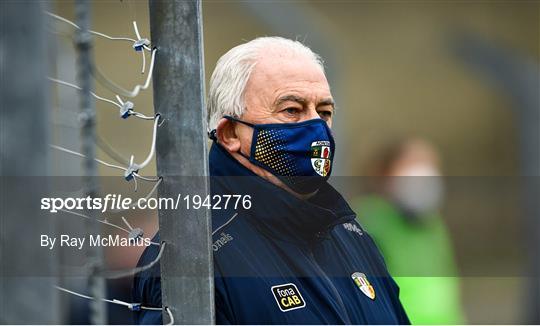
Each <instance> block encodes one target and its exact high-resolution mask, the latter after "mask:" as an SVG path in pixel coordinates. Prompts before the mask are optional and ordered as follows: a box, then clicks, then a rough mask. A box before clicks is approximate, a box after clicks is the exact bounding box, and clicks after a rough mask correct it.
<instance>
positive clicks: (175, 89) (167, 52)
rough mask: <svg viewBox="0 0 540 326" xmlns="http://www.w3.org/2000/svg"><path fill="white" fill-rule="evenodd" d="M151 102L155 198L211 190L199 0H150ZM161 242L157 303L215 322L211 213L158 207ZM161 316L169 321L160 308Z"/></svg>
mask: <svg viewBox="0 0 540 326" xmlns="http://www.w3.org/2000/svg"><path fill="white" fill-rule="evenodd" d="M150 29H151V36H152V37H151V39H152V44H153V45H155V46H157V48H158V52H157V55H156V64H155V68H154V80H153V82H154V107H155V110H156V113H158V112H159V113H160V114H161V115H162V117H163V118H164V119H165V124H164V125H163V126H162V127H161V128H159V132H158V136H157V171H158V175H160V176H162V177H163V183H162V186H161V187H160V190H159V197H173V198H176V197H177V195H178V194H192V195H193V194H198V195H200V196H202V197H203V198H204V197H205V196H206V195H208V193H209V182H208V180H207V178H206V176H208V153H207V144H206V113H205V110H204V64H203V42H202V13H201V2H200V0H198V1H181V0H174V1H172V0H154V1H150ZM159 229H160V237H161V240H162V241H165V242H167V247H166V249H165V251H164V254H163V257H162V258H161V287H162V301H163V306H165V307H169V308H170V309H171V311H172V314H173V316H174V319H175V323H178V324H212V323H214V288H213V283H214V282H213V262H212V251H211V237H210V234H211V219H210V212H209V211H208V210H206V209H202V210H187V209H186V207H185V205H180V207H179V209H178V210H160V211H159ZM163 318H164V321H167V320H168V317H167V313H164V316H163Z"/></svg>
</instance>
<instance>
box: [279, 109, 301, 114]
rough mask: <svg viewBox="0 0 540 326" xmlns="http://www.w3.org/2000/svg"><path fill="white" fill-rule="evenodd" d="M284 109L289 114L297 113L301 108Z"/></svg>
mask: <svg viewBox="0 0 540 326" xmlns="http://www.w3.org/2000/svg"><path fill="white" fill-rule="evenodd" d="M283 111H285V112H287V113H288V114H297V113H298V112H299V111H300V110H299V109H297V108H286V109H285V110H283Z"/></svg>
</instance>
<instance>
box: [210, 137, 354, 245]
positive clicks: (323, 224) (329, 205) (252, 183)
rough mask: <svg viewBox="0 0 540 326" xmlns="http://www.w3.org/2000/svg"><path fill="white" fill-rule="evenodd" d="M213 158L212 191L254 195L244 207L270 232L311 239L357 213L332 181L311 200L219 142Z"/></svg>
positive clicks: (293, 238)
mask: <svg viewBox="0 0 540 326" xmlns="http://www.w3.org/2000/svg"><path fill="white" fill-rule="evenodd" d="M209 161H210V175H211V176H212V194H239V195H250V196H251V204H252V205H251V208H250V209H247V210H244V211H245V213H246V215H247V216H249V220H250V222H251V223H253V224H254V225H255V226H256V227H257V228H258V229H259V230H260V231H262V232H264V233H267V234H269V235H270V236H273V237H277V238H280V239H282V240H285V241H292V242H301V243H306V242H307V243H311V242H312V241H315V240H317V239H321V238H324V237H325V236H326V235H327V233H328V232H329V231H331V229H332V228H333V227H334V226H335V225H337V224H341V223H345V222H348V221H351V220H353V219H354V217H355V215H354V212H353V211H352V210H351V208H350V207H349V205H348V204H347V203H346V201H345V199H344V198H343V197H342V196H341V195H340V194H339V193H338V192H337V191H336V190H335V189H334V188H333V187H332V186H331V185H330V184H328V183H325V184H324V185H323V187H321V189H319V191H318V192H317V194H315V195H314V196H313V197H311V198H310V199H309V200H302V199H299V198H297V197H295V196H294V195H292V194H290V193H289V192H287V191H285V190H284V189H282V188H280V187H278V186H276V185H274V184H272V183H270V182H268V181H266V180H265V179H263V178H261V177H259V176H257V175H256V174H254V173H253V172H251V171H250V170H249V169H247V168H246V167H244V166H243V165H242V164H240V163H239V162H238V161H236V159H234V158H233V157H232V156H231V155H230V154H229V153H228V152H227V151H226V150H225V149H224V148H223V147H221V146H220V145H219V144H217V143H214V144H213V145H212V148H211V150H210V160H209Z"/></svg>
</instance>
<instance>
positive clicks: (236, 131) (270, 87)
mask: <svg viewBox="0 0 540 326" xmlns="http://www.w3.org/2000/svg"><path fill="white" fill-rule="evenodd" d="M244 101H245V105H246V110H245V113H244V114H243V115H242V116H241V117H239V118H240V119H241V120H243V121H246V122H250V123H252V124H266V123H296V122H302V121H306V120H311V119H318V118H322V119H324V120H325V121H326V122H327V123H328V126H329V127H331V126H332V116H333V114H334V101H333V99H332V94H331V93H330V87H329V86H328V81H327V80H326V77H325V76H324V73H323V71H322V69H321V68H320V67H319V66H318V65H317V64H316V63H314V62H313V60H311V59H310V58H306V57H305V56H300V55H293V54H291V53H290V51H281V52H280V51H278V50H275V49H272V50H269V51H265V52H264V55H263V57H262V58H260V59H259V61H258V62H257V65H256V66H255V67H254V69H253V71H252V73H251V76H250V78H249V81H248V83H247V85H246V88H245V91H244ZM252 136H253V128H251V127H248V126H246V125H244V124H241V123H234V122H231V121H228V120H227V119H221V121H220V123H219V125H218V138H219V142H220V143H221V144H222V146H223V147H224V148H226V149H227V151H228V152H229V153H230V154H231V155H232V156H233V157H234V158H235V159H236V160H237V161H238V162H240V163H241V164H242V165H244V166H245V167H246V168H248V169H250V170H251V171H253V172H254V173H255V174H257V175H259V176H260V177H262V178H265V179H267V180H268V181H270V182H272V183H274V184H276V185H278V186H280V187H282V188H284V189H286V190H288V191H291V190H290V189H288V188H287V187H286V186H285V185H284V184H283V183H282V182H281V181H280V180H279V179H278V178H277V177H276V176H274V175H272V174H271V173H270V172H269V171H267V170H265V169H263V168H261V167H258V166H256V165H255V164H253V163H251V162H250V161H249V160H247V159H246V158H245V157H244V156H249V155H250V150H251V140H252ZM239 152H241V153H243V155H244V156H242V155H240V153H239Z"/></svg>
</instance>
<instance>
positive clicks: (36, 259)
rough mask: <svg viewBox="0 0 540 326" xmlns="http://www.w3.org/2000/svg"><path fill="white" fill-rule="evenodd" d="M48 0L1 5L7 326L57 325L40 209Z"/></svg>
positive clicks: (1, 288) (47, 229)
mask: <svg viewBox="0 0 540 326" xmlns="http://www.w3.org/2000/svg"><path fill="white" fill-rule="evenodd" d="M46 6H47V3H46V2H44V1H34V2H32V1H2V2H1V3H0V24H1V25H0V69H1V71H0V74H1V85H0V175H1V180H0V181H1V182H0V271H1V272H0V324H58V323H62V321H61V320H60V309H59V296H58V292H57V290H56V289H55V288H54V285H55V284H56V282H57V277H56V274H57V266H56V264H55V262H54V261H53V259H51V255H47V254H44V251H40V250H39V241H40V234H50V235H52V234H54V224H52V223H51V220H49V219H48V218H46V217H45V216H42V215H40V214H38V213H36V211H37V210H38V209H39V197H40V194H41V193H40V191H42V190H46V189H47V184H48V183H47V180H46V178H44V176H46V175H47V172H48V155H47V152H48V148H47V141H48V136H49V128H48V126H47V124H48V112H49V108H50V105H49V96H48V92H47V91H48V88H47V84H46V79H45V76H46V71H47V34H46V27H45V18H44V17H43V14H42V13H43V10H44V9H46Z"/></svg>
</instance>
